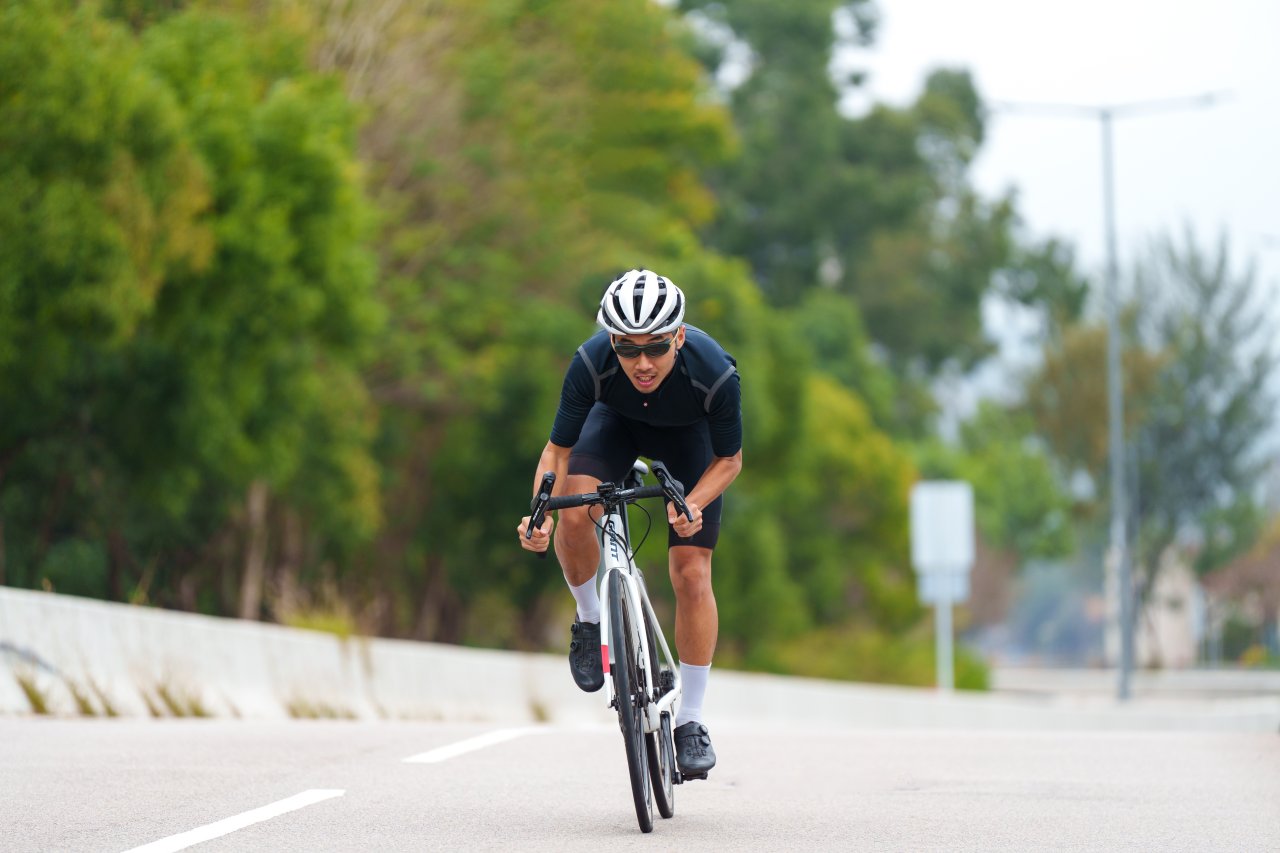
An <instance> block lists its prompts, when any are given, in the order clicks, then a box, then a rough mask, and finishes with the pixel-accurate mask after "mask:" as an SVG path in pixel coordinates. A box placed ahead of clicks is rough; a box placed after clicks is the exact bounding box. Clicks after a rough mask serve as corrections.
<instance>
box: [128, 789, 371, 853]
mask: <svg viewBox="0 0 1280 853" xmlns="http://www.w3.org/2000/svg"><path fill="white" fill-rule="evenodd" d="M345 793H346V791H338V790H327V789H313V790H310V791H303V792H302V793H301V794H295V795H294V796H292V797H288V798H286V799H283V800H280V801H278V802H274V803H271V804H270V805H266V806H263V807H262V808H258V809H253V810H251V811H247V812H244V813H242V814H238V815H235V816H233V817H229V818H225V819H223V820H220V821H218V822H217V823H210V824H207V825H206V826H201V827H197V828H196V829H192V830H188V831H187V832H182V833H179V834H178V835H170V836H169V837H168V838H161V839H160V840H159V841H153V842H151V843H150V844H144V845H142V846H141V847H134V848H133V849H132V850H127V851H125V853H172V851H175V850H185V849H186V848H188V847H192V846H194V845H196V844H202V843H204V842H205V841H209V840H211V839H214V838H218V837H219V836H222V835H227V834H228V833H232V832H235V831H236V830H237V829H244V828H245V827H246V826H252V825H253V824H255V823H261V822H262V821H264V820H270V819H271V818H273V817H279V816H280V815H282V814H287V813H288V812H291V811H296V810H297V809H301V808H306V807H307V806H310V805H314V804H315V803H319V802H323V801H324V800H329V799H332V798H334V797H341V796H342V795H343V794H345Z"/></svg>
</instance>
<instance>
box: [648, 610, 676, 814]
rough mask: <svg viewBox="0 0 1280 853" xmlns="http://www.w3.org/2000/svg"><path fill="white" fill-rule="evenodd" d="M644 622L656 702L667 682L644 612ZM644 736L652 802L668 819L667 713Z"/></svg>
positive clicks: (671, 788)
mask: <svg viewBox="0 0 1280 853" xmlns="http://www.w3.org/2000/svg"><path fill="white" fill-rule="evenodd" d="M644 625H645V634H646V636H647V638H648V640H649V684H648V685H647V686H648V687H649V689H650V691H651V693H650V695H651V696H652V697H653V700H654V701H655V702H656V701H657V700H658V698H659V697H660V696H662V695H663V694H664V693H665V692H666V691H667V684H666V681H665V680H664V679H663V677H662V655H661V654H660V653H659V652H658V641H657V638H656V637H655V636H654V631H653V623H652V622H651V621H650V620H649V618H648V615H647V614H646V616H645V620H644ZM645 737H646V739H647V740H648V742H649V743H648V752H649V783H650V785H651V786H652V788H653V802H654V805H655V806H657V807H658V814H660V815H662V816H663V817H664V818H670V817H673V816H674V815H675V813H676V748H675V743H674V741H673V740H672V736H671V715H670V714H663V715H662V726H661V728H659V729H658V731H656V732H650V733H649V734H648V735H646V736H645Z"/></svg>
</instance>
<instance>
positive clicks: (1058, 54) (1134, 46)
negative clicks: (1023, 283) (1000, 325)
mask: <svg viewBox="0 0 1280 853" xmlns="http://www.w3.org/2000/svg"><path fill="white" fill-rule="evenodd" d="M877 4H878V6H879V8H880V11H881V26H880V30H879V35H878V38H877V42H876V45H875V47H874V48H873V49H872V50H871V51H860V52H859V56H858V59H859V60H861V62H860V63H859V64H860V65H861V66H862V67H864V68H867V69H868V70H869V72H870V77H869V81H868V84H867V89H868V92H869V95H870V97H872V98H875V99H877V100H882V101H886V102H889V103H892V104H897V105H904V104H907V103H909V102H910V101H912V100H914V98H915V97H916V96H917V95H918V94H919V92H920V90H921V88H922V86H923V83H924V78H925V76H926V74H927V73H928V71H929V70H930V69H932V68H935V67H938V66H942V65H945V66H962V67H965V68H968V69H969V70H970V72H971V73H972V74H973V75H974V80H975V83H976V84H977V87H978V91H979V93H980V94H981V95H982V97H983V98H984V100H986V101H987V102H989V103H990V102H998V101H1013V102H1051V103H1067V104H1080V105H1089V106H1111V105H1117V104H1124V103H1130V102H1138V101H1148V100H1160V99H1170V98H1180V97H1184V96H1193V95H1198V94H1201V93H1205V92H1221V93H1226V95H1227V97H1226V100H1224V101H1222V102H1221V103H1219V104H1217V105H1214V106H1212V107H1209V108H1207V109H1206V108H1201V109H1192V110H1183V111H1178V112H1169V113H1159V114H1151V115H1143V116H1137V117H1131V118H1123V119H1119V120H1117V122H1116V123H1115V126H1114V136H1113V143H1114V155H1115V170H1116V172H1115V185H1116V218H1117V236H1118V241H1117V242H1118V247H1119V258H1120V265H1121V268H1122V269H1124V268H1125V267H1127V266H1128V265H1129V263H1130V262H1131V261H1132V260H1133V258H1134V257H1135V253H1136V252H1138V251H1140V250H1142V249H1144V247H1145V245H1146V241H1148V240H1149V239H1150V238H1151V237H1152V236H1154V235H1156V234H1160V233H1165V232H1169V231H1178V232H1180V231H1181V229H1182V227H1183V225H1184V224H1186V223H1189V224H1190V225H1191V226H1192V227H1193V229H1194V231H1195V233H1196V235H1197V237H1198V239H1199V241H1200V242H1201V243H1202V244H1207V243H1209V242H1210V241H1211V240H1216V238H1217V236H1218V235H1219V234H1220V233H1223V232H1225V233H1226V234H1227V236H1228V238H1229V239H1230V243H1231V249H1232V255H1233V257H1234V258H1235V259H1236V260H1237V261H1238V262H1239V263H1240V264H1243V263H1244V262H1246V261H1248V260H1249V259H1250V258H1252V259H1253V260H1254V261H1255V262H1256V263H1257V265H1258V273H1259V275H1258V279H1259V282H1260V284H1262V285H1263V290H1264V292H1265V294H1266V295H1267V297H1268V298H1269V301H1270V302H1271V303H1272V310H1273V312H1274V313H1276V315H1277V316H1280V311H1276V308H1275V305H1276V303H1280V0H1218V2H1216V3H1212V4H1211V3H1205V2H1192V0H1110V2H1107V0H1071V2H1065V0H966V2H957V0H877ZM988 132H989V136H988V139H987V141H986V143H985V144H984V146H983V151H982V154H981V156H980V158H979V160H978V161H977V162H976V163H975V165H974V181H975V183H976V184H977V186H978V188H979V189H980V190H982V191H983V192H984V193H986V194H988V195H995V194H997V193H999V192H1001V191H1003V190H1004V189H1006V188H1008V187H1010V186H1013V187H1016V188H1017V189H1018V196H1019V209H1020V211H1021V213H1022V214H1023V218H1024V220H1025V223H1026V225H1027V227H1028V229H1029V231H1030V234H1031V235H1033V236H1034V237H1037V238H1044V237H1047V236H1050V235H1056V236H1060V237H1062V238H1065V239H1067V240H1069V241H1070V242H1072V243H1074V244H1075V245H1076V247H1077V252H1078V255H1077V257H1078V259H1079V260H1080V262H1081V263H1082V265H1083V266H1084V267H1085V268H1086V269H1087V270H1089V271H1091V272H1097V271H1100V270H1101V268H1102V262H1103V258H1104V251H1105V244H1104V231H1103V221H1102V211H1103V202H1102V165H1101V163H1102V153H1101V151H1102V145H1101V137H1102V131H1101V128H1100V124H1099V122H1098V121H1097V120H1090V119H1087V118H1058V117H1045V116H1029V115H1024V114H1020V115H1000V114H997V115H995V116H994V117H993V118H992V120H991V122H990V124H989V128H988ZM996 319H997V320H998V321H1001V320H1002V321H1004V324H1007V322H1008V320H1009V318H1006V317H1003V316H1002V315H997V317H996ZM1006 331H1008V330H1007V329H1006ZM1010 355H1011V356H1015V357H1016V353H1012V352H1011V353H1010Z"/></svg>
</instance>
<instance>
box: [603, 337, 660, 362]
mask: <svg viewBox="0 0 1280 853" xmlns="http://www.w3.org/2000/svg"><path fill="white" fill-rule="evenodd" d="M674 340H675V336H674V335H673V336H671V337H669V338H667V339H666V340H665V341H654V342H653V343H651V344H614V345H613V351H614V352H616V353H617V354H618V358H639V357H640V353H644V354H645V355H647V356H649V358H657V357H658V356H660V355H666V354H667V351H668V350H669V349H671V342H672V341H674Z"/></svg>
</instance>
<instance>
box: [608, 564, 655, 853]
mask: <svg viewBox="0 0 1280 853" xmlns="http://www.w3.org/2000/svg"><path fill="white" fill-rule="evenodd" d="M630 601H631V592H630V589H629V588H628V587H627V585H626V584H625V583H624V582H623V580H622V577H621V576H620V575H619V574H618V573H617V572H614V573H612V574H610V575H609V643H610V647H611V650H612V652H613V666H612V674H613V689H614V695H615V700H616V702H617V705H618V725H619V726H620V727H621V728H622V740H623V742H624V743H625V744H626V747H627V768H628V770H629V771H630V774H631V797H632V800H634V802H635V806H636V820H637V821H638V822H639V824H640V831H641V832H652V831H653V797H652V796H651V795H650V789H649V767H648V764H649V759H648V750H647V749H646V738H645V735H644V705H645V702H646V700H647V697H646V696H645V694H644V685H643V684H642V683H641V678H640V673H639V671H638V670H639V662H640V649H639V644H638V643H637V642H636V636H635V633H634V632H633V630H632V618H631V607H630Z"/></svg>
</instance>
